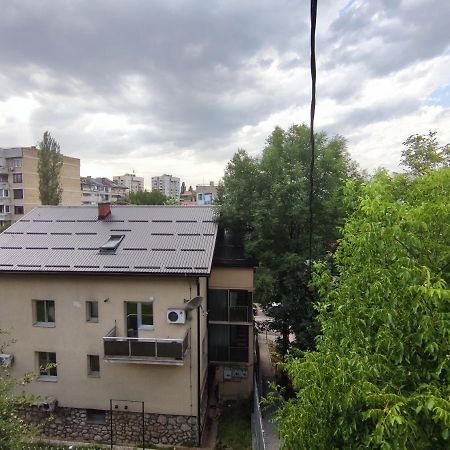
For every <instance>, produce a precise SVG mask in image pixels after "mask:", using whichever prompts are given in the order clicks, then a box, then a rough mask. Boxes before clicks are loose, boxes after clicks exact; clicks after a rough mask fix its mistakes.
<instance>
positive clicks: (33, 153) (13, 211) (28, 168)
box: [0, 147, 80, 226]
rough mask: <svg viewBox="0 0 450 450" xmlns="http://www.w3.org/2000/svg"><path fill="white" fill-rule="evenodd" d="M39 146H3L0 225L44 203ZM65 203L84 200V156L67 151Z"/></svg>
mask: <svg viewBox="0 0 450 450" xmlns="http://www.w3.org/2000/svg"><path fill="white" fill-rule="evenodd" d="M37 166H38V150H37V149H36V147H15V148H0V226H3V225H8V224H10V223H12V222H15V221H17V220H19V219H20V218H21V217H23V215H24V214H27V213H28V212H30V211H31V210H32V209H33V208H34V207H36V206H38V205H40V204H41V202H40V200H39V175H38V171H37ZM60 181H61V186H62V188H63V192H62V202H61V203H62V204H63V205H79V204H80V160H79V159H77V158H72V157H69V156H64V155H63V165H62V168H61V179H60Z"/></svg>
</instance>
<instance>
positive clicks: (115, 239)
mask: <svg viewBox="0 0 450 450" xmlns="http://www.w3.org/2000/svg"><path fill="white" fill-rule="evenodd" d="M124 236H125V235H123V234H113V235H111V236H110V238H109V239H108V240H107V241H106V242H105V243H104V244H103V245H102V246H101V247H100V252H108V253H111V252H114V251H115V250H117V247H118V246H119V244H120V243H121V242H122V239H123V238H124Z"/></svg>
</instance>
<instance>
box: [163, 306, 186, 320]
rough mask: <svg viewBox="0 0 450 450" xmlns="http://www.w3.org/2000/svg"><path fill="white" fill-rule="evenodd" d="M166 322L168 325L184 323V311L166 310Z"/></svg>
mask: <svg viewBox="0 0 450 450" xmlns="http://www.w3.org/2000/svg"><path fill="white" fill-rule="evenodd" d="M167 322H169V323H185V322H186V311H185V310H184V309H168V310H167Z"/></svg>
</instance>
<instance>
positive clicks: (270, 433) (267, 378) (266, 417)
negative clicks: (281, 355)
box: [255, 307, 281, 450]
mask: <svg viewBox="0 0 450 450" xmlns="http://www.w3.org/2000/svg"><path fill="white" fill-rule="evenodd" d="M268 319H269V317H267V316H266V315H265V314H264V312H263V311H262V310H261V308H259V307H258V314H257V315H256V317H255V320H256V321H257V322H260V321H264V320H268ZM276 337H277V335H276V334H275V333H273V332H267V333H266V332H263V333H260V334H259V335H258V344H259V370H260V372H261V376H262V379H263V392H262V395H265V394H266V393H267V385H268V383H270V382H271V381H275V368H274V366H273V364H272V360H271V358H270V350H269V342H274V341H275V339H276ZM272 416H273V409H268V410H266V409H265V410H263V428H264V441H265V444H266V450H279V448H280V447H281V441H280V439H279V438H278V430H277V426H276V425H275V424H274V423H273V422H272Z"/></svg>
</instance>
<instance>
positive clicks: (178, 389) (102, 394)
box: [0, 274, 207, 417]
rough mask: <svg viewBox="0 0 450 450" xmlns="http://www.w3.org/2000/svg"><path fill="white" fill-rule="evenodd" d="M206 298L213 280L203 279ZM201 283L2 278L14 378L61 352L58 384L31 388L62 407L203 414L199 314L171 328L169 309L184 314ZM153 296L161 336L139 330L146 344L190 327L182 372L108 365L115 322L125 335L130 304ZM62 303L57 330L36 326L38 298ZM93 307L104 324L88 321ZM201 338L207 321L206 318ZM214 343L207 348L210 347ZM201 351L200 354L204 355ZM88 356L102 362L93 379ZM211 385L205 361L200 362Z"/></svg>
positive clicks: (3, 323)
mask: <svg viewBox="0 0 450 450" xmlns="http://www.w3.org/2000/svg"><path fill="white" fill-rule="evenodd" d="M200 288H201V291H200V293H201V295H203V296H205V295H206V281H205V280H204V279H200ZM196 289H197V279H196V278H175V277H167V278H163V277H161V278H155V277H126V276H116V277H113V276H82V275H74V276H71V275H67V276H66V275H41V276H39V275H26V274H21V275H8V274H2V275H0V308H1V311H2V314H1V315H0V328H4V329H7V330H8V331H9V333H10V336H11V338H14V339H15V340H16V342H14V343H13V344H11V345H10V346H9V347H8V349H7V351H8V352H9V353H12V354H13V355H14V357H15V361H14V365H13V367H12V369H11V370H12V374H13V375H14V376H21V375H22V374H24V373H25V372H28V371H36V370H37V366H38V362H37V355H36V352H39V351H40V352H55V353H56V360H57V364H58V367H57V371H58V375H57V381H39V380H37V381H35V382H33V383H32V384H31V385H30V386H27V387H25V390H26V391H28V392H31V393H33V394H36V395H39V396H42V397H43V398H46V397H50V396H51V397H55V398H56V399H57V400H58V403H59V405H60V406H61V407H70V408H89V409H101V410H106V409H109V400H110V399H111V398H120V399H125V400H140V401H144V402H145V412H146V413H151V414H169V415H181V416H188V417H192V416H196V415H197V413H196V411H197V389H196V382H195V380H196V376H197V375H196V374H197V333H196V329H197V325H196V319H197V314H196V311H193V312H192V313H191V314H190V319H189V320H187V321H186V324H184V325H175V324H169V323H167V318H166V314H167V308H180V309H181V308H183V307H184V300H185V299H189V298H192V297H194V296H195V295H197V294H196V292H197V291H196ZM149 297H154V303H153V314H154V330H152V331H139V336H138V337H139V338H142V337H148V338H169V339H170V338H173V339H177V338H183V336H184V335H185V333H186V331H187V330H188V329H190V331H191V337H190V343H191V345H190V347H191V348H190V350H188V351H187V353H186V356H185V362H184V365H182V366H168V365H150V364H133V363H128V362H120V363H119V362H115V363H110V362H106V361H103V359H102V358H103V355H104V350H103V339H102V338H103V336H105V335H106V334H107V333H108V332H109V331H110V330H111V329H112V328H113V327H114V325H115V324H117V328H118V331H119V333H118V336H126V330H125V328H126V327H125V306H124V302H125V301H148V300H149ZM33 299H35V300H54V301H55V326H54V327H52V328H46V327H40V326H33V305H32V300H33ZM86 301H98V308H99V320H98V323H91V322H87V321H86V307H85V302H86ZM201 321H202V323H201V332H202V335H201V336H202V340H203V337H204V336H205V333H206V330H207V326H206V316H205V315H204V314H203V313H202V314H201ZM206 344H207V343H206ZM204 351H205V350H204V349H201V353H204ZM87 355H99V356H100V377H98V378H92V377H89V376H88V373H87ZM201 364H202V365H201V370H202V372H203V378H202V380H201V385H204V384H205V379H204V376H205V374H206V361H205V360H202V361H201Z"/></svg>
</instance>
